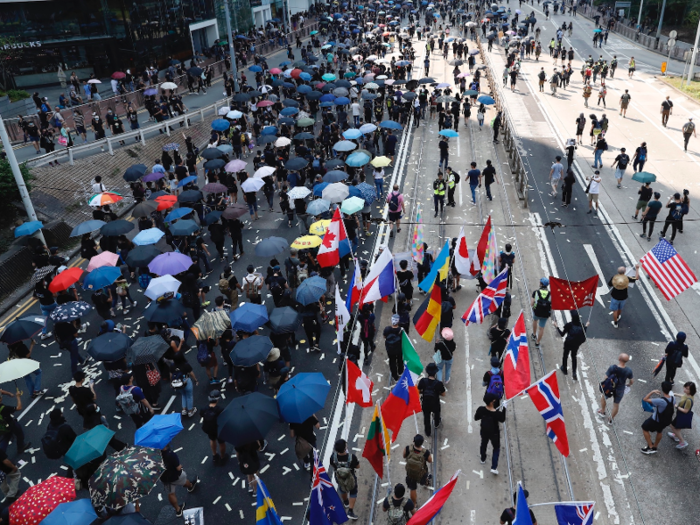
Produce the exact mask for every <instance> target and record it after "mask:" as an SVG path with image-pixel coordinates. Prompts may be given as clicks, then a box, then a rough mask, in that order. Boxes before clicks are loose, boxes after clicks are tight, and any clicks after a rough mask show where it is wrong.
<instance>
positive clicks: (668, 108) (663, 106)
mask: <svg viewBox="0 0 700 525" xmlns="http://www.w3.org/2000/svg"><path fill="white" fill-rule="evenodd" d="M672 107H673V102H671V101H670V100H664V101H663V102H662V103H661V109H663V110H664V111H671V108H672Z"/></svg>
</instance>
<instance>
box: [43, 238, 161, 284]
mask: <svg viewBox="0 0 700 525" xmlns="http://www.w3.org/2000/svg"><path fill="white" fill-rule="evenodd" d="M161 253H162V251H161V250H160V249H158V248H156V247H155V246H152V245H149V246H137V247H136V248H134V249H133V250H129V255H127V256H126V264H128V265H129V266H131V267H133V268H137V267H140V266H147V265H148V264H149V263H150V262H151V261H152V260H153V259H155V258H156V257H158V256H159V255H160V254H161ZM66 271H68V270H66ZM63 273H65V272H61V274H63ZM54 281H55V279H54Z"/></svg>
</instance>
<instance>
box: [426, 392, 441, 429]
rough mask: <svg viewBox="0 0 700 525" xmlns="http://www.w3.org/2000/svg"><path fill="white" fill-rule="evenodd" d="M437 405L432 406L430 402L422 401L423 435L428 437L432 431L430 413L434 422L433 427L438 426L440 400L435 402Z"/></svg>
mask: <svg viewBox="0 0 700 525" xmlns="http://www.w3.org/2000/svg"><path fill="white" fill-rule="evenodd" d="M436 405H437V406H433V404H432V403H423V426H424V428H425V435H426V436H428V437H430V433H431V432H432V425H431V422H430V416H431V414H432V416H433V421H434V422H435V428H438V427H439V426H440V421H441V419H440V402H439V401H438V402H437V403H436Z"/></svg>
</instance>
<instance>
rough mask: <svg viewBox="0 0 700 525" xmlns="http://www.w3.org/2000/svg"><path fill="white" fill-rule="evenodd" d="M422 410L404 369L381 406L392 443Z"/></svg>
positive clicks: (407, 372)
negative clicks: (409, 421)
mask: <svg viewBox="0 0 700 525" xmlns="http://www.w3.org/2000/svg"><path fill="white" fill-rule="evenodd" d="M434 288H437V286H435V287H434ZM422 410H423V409H422V407H421V405H420V395H419V394H418V388H417V387H416V385H414V384H413V378H412V377H411V371H410V370H409V369H408V367H406V368H404V369H403V374H401V377H400V378H399V380H398V381H397V382H396V384H395V385H394V388H393V389H392V390H391V392H390V393H389V397H387V398H386V401H384V404H383V405H382V418H383V419H384V423H385V424H386V427H387V428H388V429H389V430H391V441H392V443H393V442H394V441H396V438H397V437H398V436H399V430H401V424H402V423H403V420H404V419H406V418H407V417H409V416H410V415H412V414H414V413H416V412H421V411H422Z"/></svg>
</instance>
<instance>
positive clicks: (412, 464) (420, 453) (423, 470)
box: [403, 434, 433, 505]
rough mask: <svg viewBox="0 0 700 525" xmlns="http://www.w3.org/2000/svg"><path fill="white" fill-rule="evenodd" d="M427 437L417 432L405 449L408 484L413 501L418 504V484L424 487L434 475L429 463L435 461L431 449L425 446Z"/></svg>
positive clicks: (404, 456)
mask: <svg viewBox="0 0 700 525" xmlns="http://www.w3.org/2000/svg"><path fill="white" fill-rule="evenodd" d="M424 442H425V438H424V437H423V436H421V435H420V434H416V435H415V437H414V438H413V443H412V444H410V445H406V448H405V449H404V451H403V459H404V461H405V463H406V486H407V487H408V490H409V491H410V496H411V501H413V503H414V504H415V505H418V493H417V490H418V484H421V485H422V486H424V487H427V486H429V485H430V483H431V481H432V478H433V476H432V475H431V474H430V468H429V467H428V464H429V463H432V462H433V455H432V454H431V453H430V450H428V449H427V448H425V447H423V443H424Z"/></svg>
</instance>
